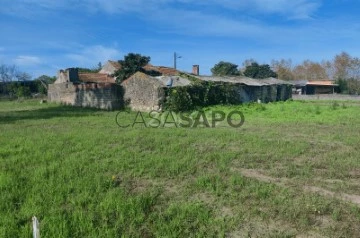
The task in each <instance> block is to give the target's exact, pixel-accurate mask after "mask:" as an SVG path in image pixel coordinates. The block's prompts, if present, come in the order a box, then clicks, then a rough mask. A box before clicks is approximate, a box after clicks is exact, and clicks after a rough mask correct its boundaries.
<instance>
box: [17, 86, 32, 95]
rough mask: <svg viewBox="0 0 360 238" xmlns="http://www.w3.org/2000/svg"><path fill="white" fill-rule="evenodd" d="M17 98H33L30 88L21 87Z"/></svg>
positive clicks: (18, 89)
mask: <svg viewBox="0 0 360 238" xmlns="http://www.w3.org/2000/svg"><path fill="white" fill-rule="evenodd" d="M16 96H18V97H29V96H31V91H30V88H29V87H28V86H23V85H21V86H20V87H18V88H17V90H16Z"/></svg>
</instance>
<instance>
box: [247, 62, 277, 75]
mask: <svg viewBox="0 0 360 238" xmlns="http://www.w3.org/2000/svg"><path fill="white" fill-rule="evenodd" d="M244 75H245V76H246V77H250V78H255V79H264V78H270V77H273V78H276V77H277V74H276V73H275V72H274V71H272V70H271V68H270V66H269V65H268V64H262V65H259V64H258V63H256V62H254V63H252V64H251V65H248V66H247V67H246V68H245V71H244Z"/></svg>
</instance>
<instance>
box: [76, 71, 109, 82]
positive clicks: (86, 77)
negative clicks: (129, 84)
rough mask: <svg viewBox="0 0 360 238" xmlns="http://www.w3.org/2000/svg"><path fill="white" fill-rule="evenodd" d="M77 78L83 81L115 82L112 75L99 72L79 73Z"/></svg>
mask: <svg viewBox="0 0 360 238" xmlns="http://www.w3.org/2000/svg"><path fill="white" fill-rule="evenodd" d="M79 80H80V81H82V82H84V83H115V79H114V78H113V77H110V76H108V75H107V74H99V73H79Z"/></svg>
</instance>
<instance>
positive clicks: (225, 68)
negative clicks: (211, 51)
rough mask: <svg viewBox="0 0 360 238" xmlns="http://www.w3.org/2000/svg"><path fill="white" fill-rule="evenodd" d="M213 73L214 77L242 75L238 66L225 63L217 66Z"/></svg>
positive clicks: (222, 62)
mask: <svg viewBox="0 0 360 238" xmlns="http://www.w3.org/2000/svg"><path fill="white" fill-rule="evenodd" d="M211 72H212V74H213V75H214V76H225V75H227V76H235V75H240V74H241V73H240V71H239V70H238V65H236V64H233V63H230V62H225V61H220V62H219V63H217V64H215V65H214V67H213V68H212V69H211Z"/></svg>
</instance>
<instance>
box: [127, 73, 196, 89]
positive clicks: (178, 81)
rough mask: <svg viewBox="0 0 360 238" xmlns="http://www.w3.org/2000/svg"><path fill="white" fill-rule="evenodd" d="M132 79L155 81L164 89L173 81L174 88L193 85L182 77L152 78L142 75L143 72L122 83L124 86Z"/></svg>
mask: <svg viewBox="0 0 360 238" xmlns="http://www.w3.org/2000/svg"><path fill="white" fill-rule="evenodd" d="M131 79H135V80H136V79H149V80H154V81H156V82H158V85H159V86H162V87H166V86H167V84H168V82H170V80H171V81H172V87H178V86H186V85H190V84H191V82H190V81H189V80H188V79H186V78H182V77H180V76H157V77H152V76H150V75H147V74H145V73H142V72H136V73H135V74H133V75H132V76H131V77H129V78H128V79H126V80H124V81H123V82H122V84H124V85H126V84H127V83H128V82H129V80H131Z"/></svg>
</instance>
